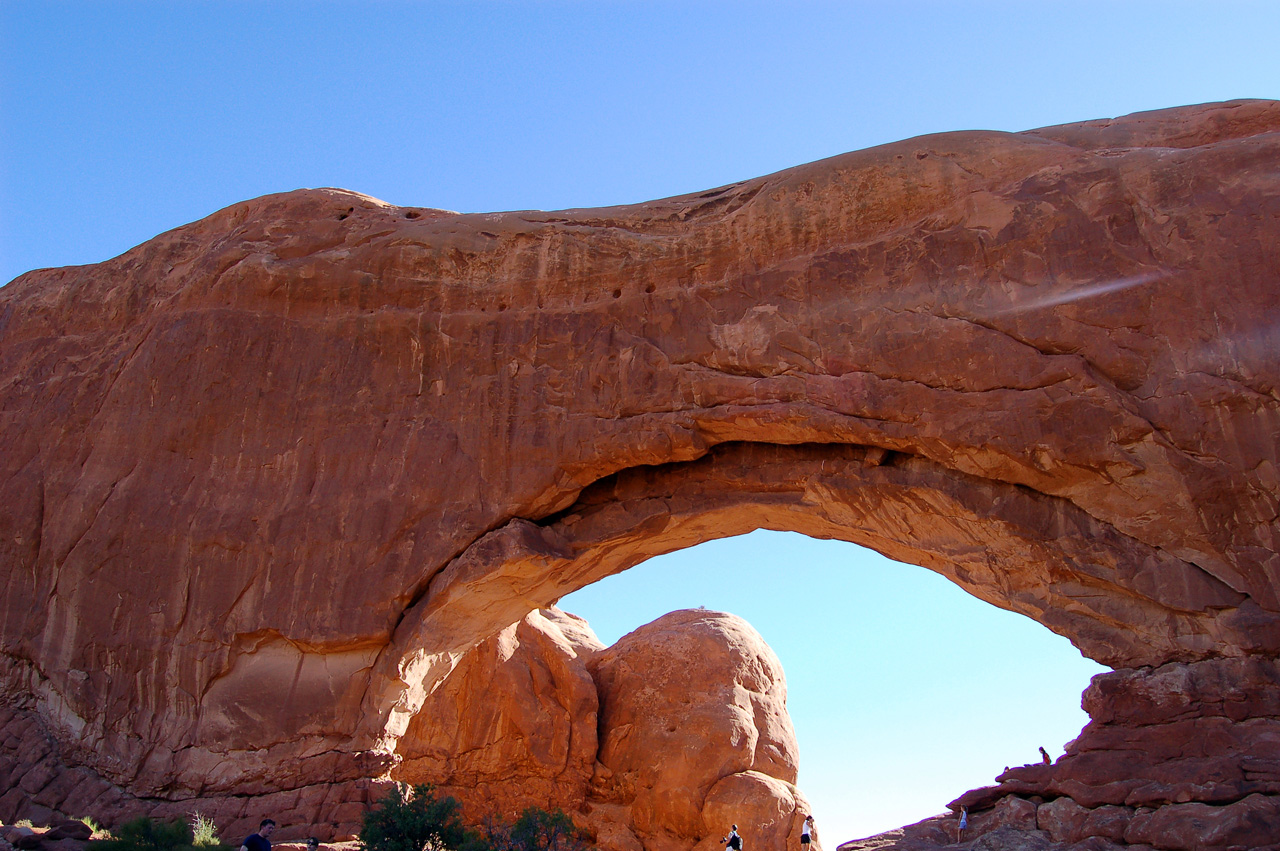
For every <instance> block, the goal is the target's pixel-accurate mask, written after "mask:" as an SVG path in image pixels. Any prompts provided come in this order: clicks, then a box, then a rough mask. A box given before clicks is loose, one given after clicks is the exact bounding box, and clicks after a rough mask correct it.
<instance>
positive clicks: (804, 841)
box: [800, 815, 813, 851]
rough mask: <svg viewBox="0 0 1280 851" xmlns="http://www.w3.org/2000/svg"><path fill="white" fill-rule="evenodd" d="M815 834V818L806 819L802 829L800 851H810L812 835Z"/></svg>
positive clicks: (809, 816)
mask: <svg viewBox="0 0 1280 851" xmlns="http://www.w3.org/2000/svg"><path fill="white" fill-rule="evenodd" d="M812 833H813V816H812V815H807V816H805V817H804V825H803V826H802V827H801V828H800V851H809V842H810V834H812Z"/></svg>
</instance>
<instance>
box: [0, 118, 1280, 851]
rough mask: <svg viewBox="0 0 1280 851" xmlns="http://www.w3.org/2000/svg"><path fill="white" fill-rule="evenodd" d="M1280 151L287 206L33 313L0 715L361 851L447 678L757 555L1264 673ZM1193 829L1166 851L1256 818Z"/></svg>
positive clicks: (12, 390)
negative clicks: (278, 813)
mask: <svg viewBox="0 0 1280 851" xmlns="http://www.w3.org/2000/svg"><path fill="white" fill-rule="evenodd" d="M1277 130H1280V104H1276V103H1273V102H1264V101H1241V102H1234V103H1228V104H1216V105H1207V106H1201V107H1187V108H1183V109H1175V110H1166V111H1163V112H1159V113H1148V114H1142V115H1136V116H1129V117H1127V118H1123V119H1116V120H1114V121H1105V122H1090V123H1087V124H1078V125H1068V126H1065V127H1057V128H1047V129H1043V130H1038V131H1032V132H1029V133H1023V134H1007V133H986V132H967V133H957V134H943V135H938V136H931V137H926V138H922V139H917V140H909V141H906V142H901V143H897V144H894V145H886V146H881V147H879V148H875V149H872V150H868V151H861V152H856V153H852V154H847V155H843V156H841V157H835V158H832V159H830V160H825V161H823V162H819V163H814V164H811V165H807V166H801V167H799V168H796V169H791V170H788V171H785V172H780V173H779V174H776V175H771V176H768V177H763V178H757V179H754V180H749V181H745V182H743V183H740V184H735V185H733V186H728V187H723V188H720V189H717V190H712V191H708V192H704V193H699V194H695V195H689V196H683V197H679V198H672V199H667V200H663V201H655V202H651V203H647V204H640V205H635V206H630V207H617V208H610V209H604V210H573V211H564V212H559V213H530V212H525V213H504V214H475V215H454V214H450V213H445V212H442V211H437V210H422V209H405V208H397V207H391V206H389V205H386V204H383V203H381V202H378V201H376V200H374V199H370V198H367V197H365V196H360V195H356V194H353V193H347V192H342V191H338V190H310V191H300V192H295V193H288V194H285V195H277V196H269V197H266V198H261V199H257V200H254V201H249V202H245V203H243V204H238V205H235V206H233V207H230V208H228V209H226V210H223V211H221V212H219V213H216V214H214V215H213V216H210V217H209V218H207V219H204V220H202V221H200V222H196V223H194V224H191V225H188V226H186V227H183V228H179V229H177V230H175V231H172V232H170V233H167V234H163V235H161V236H159V237H157V238H156V239H154V240H152V241H150V242H148V243H147V244H145V245H143V246H140V247H138V248H137V249H134V250H133V251H130V252H128V253H126V254H124V255H122V256H121V257H118V258H115V259H113V260H109V261H107V262H105V263H101V264H98V265H96V266H88V267H77V268H67V269H56V270H42V271H37V272H32V273H29V274H28V275H24V276H22V277H21V278H19V279H17V280H16V281H14V282H12V283H11V284H9V285H8V286H6V287H4V288H3V289H0V412H2V416H0V505H4V506H5V507H6V509H5V511H4V512H2V513H0V571H3V579H4V587H5V589H6V590H5V595H4V597H3V599H2V600H0V651H2V652H0V685H2V686H3V693H4V694H6V695H8V696H9V697H8V698H7V699H8V700H9V701H11V702H13V705H14V706H15V708H16V709H17V710H20V711H21V712H23V713H28V715H24V716H23V717H38V719H39V724H41V725H43V726H44V727H45V728H47V729H48V730H49V731H50V734H51V735H52V736H53V737H54V739H56V744H57V747H58V752H59V753H60V754H61V758H62V759H63V760H65V761H66V762H68V763H70V764H71V765H76V766H80V767H83V768H86V769H91V770H92V771H94V772H97V774H98V775H99V776H100V777H101V778H102V779H104V780H106V781H109V782H110V783H114V784H116V785H118V786H119V787H121V788H123V789H125V790H127V792H128V794H130V795H134V796H141V797H142V798H146V799H149V800H163V801H169V802H172V803H173V805H174V806H179V805H183V806H186V805H189V804H190V803H191V802H193V801H198V800H205V799H213V798H218V797H219V796H222V797H225V798H230V797H232V796H235V795H244V794H258V793H273V794H286V795H295V796H303V795H304V794H305V795H311V794H320V793H312V792H309V791H307V790H317V789H325V790H328V791H327V792H324V793H323V795H322V798H321V803H319V804H314V805H313V803H310V802H309V803H307V804H306V806H305V807H303V810H305V811H308V812H313V813H314V815H313V816H312V817H313V818H314V819H316V820H317V822H323V823H329V824H332V823H338V822H344V821H345V819H346V816H345V815H344V816H343V817H341V818H340V817H338V816H336V815H335V813H337V812H338V811H339V810H341V808H342V807H344V806H346V805H347V804H348V803H350V804H354V805H358V804H359V802H360V801H361V800H363V797H362V796H364V795H366V791H365V789H366V787H365V786H362V785H361V784H363V783H365V782H366V781H367V780H368V778H371V777H375V776H379V775H381V774H382V773H384V772H386V771H387V770H389V769H390V768H391V766H392V765H394V763H395V760H396V758H397V757H396V754H397V746H398V743H399V739H400V738H401V737H402V736H403V735H404V734H405V732H406V731H407V730H408V729H409V728H410V726H411V725H412V724H413V722H414V717H415V715H416V714H417V712H418V710H419V709H420V707H421V706H422V704H423V702H424V701H425V700H426V698H427V695H428V694H429V693H430V691H431V690H432V689H433V688H434V687H435V686H436V685H437V684H438V683H439V682H440V681H441V680H442V678H443V676H444V675H445V674H446V673H447V672H448V671H449V670H450V669H451V667H452V665H453V664H454V662H455V661H456V659H457V658H458V657H459V655H460V654H461V653H463V652H464V651H465V650H466V649H467V648H469V647H471V646H473V645H475V644H476V643H478V642H480V641H482V640H483V639H485V638H486V637H487V636H489V635H492V634H494V633H495V632H497V631H499V630H501V629H503V628H505V627H506V626H508V625H509V624H512V623H515V622H516V621H518V620H520V618H522V617H523V616H524V615H526V614H527V613H528V612H529V611H531V610H533V609H535V608H537V607H540V606H545V605H548V604H550V603H551V602H553V601H554V600H556V599H558V598H559V597H560V596H562V595H563V594H564V593H566V592H568V591H570V590H572V589H575V588H578V587H581V586H583V585H585V584H587V583H589V582H591V581H593V580H595V579H598V578H600V577H602V576H605V575H608V574H610V573H613V572H616V571H619V570H622V569H625V568H627V567H629V566H631V565H633V564H635V563H637V562H639V561H641V560H643V559H644V558H646V557H648V556H651V555H654V554H657V553H660V552H666V551H670V550H672V549H675V548H679V547H682V546H687V545H690V544H693V543H697V542H699V541H702V540H706V539H708V538H713V537H719V536H723V535H728V534H734V533H738V532H744V531H748V530H750V529H753V528H757V527H768V528H773V529H788V530H795V531H800V532H804V533H807V534H813V535H821V536H824V537H834V538H840V539H844V540H850V541H854V542H856V543H860V544H864V545H868V546H871V547H873V548H875V549H878V550H880V551H881V552H884V553H886V554H888V555H890V556H892V557H895V558H899V559H904V560H908V561H912V562H915V563H918V564H922V565H924V566H926V567H928V568H930V569H933V570H935V571H937V572H939V573H941V574H943V575H945V576H947V577H948V578H950V579H952V580H953V581H955V582H957V583H958V584H959V585H961V586H962V587H964V588H966V589H967V590H969V591H970V592H971V593H974V594H975V595H977V596H979V597H981V598H982V599H985V600H988V601H990V602H992V603H994V604H996V605H999V606H1002V607H1005V608H1008V609H1011V610H1014V611H1018V612H1022V613H1024V614H1026V615H1028V616H1030V617H1033V618H1035V619H1037V620H1038V621H1040V622H1041V623H1043V624H1045V625H1046V626H1047V627H1048V628H1050V629H1052V630H1054V631H1056V632H1059V633H1061V634H1063V635H1066V636H1068V637H1070V638H1071V639H1072V641H1074V642H1075V643H1076V645H1077V646H1079V647H1080V648H1081V649H1082V650H1083V651H1084V652H1085V653H1086V654H1088V655H1089V656H1091V657H1092V658H1095V659H1098V660H1100V661H1103V662H1105V663H1107V664H1109V665H1111V666H1113V667H1118V668H1126V669H1135V670H1138V669H1144V668H1155V667H1157V666H1162V665H1166V664H1169V663H1186V664H1191V663H1200V662H1213V661H1214V660H1219V659H1229V658H1243V657H1259V659H1262V660H1267V664H1271V663H1272V660H1275V659H1276V658H1277V657H1278V656H1280V546H1278V545H1277V531H1278V524H1277V515H1278V513H1280V500H1278V499H1277V493H1278V492H1280V473H1278V472H1277V469H1278V466H1280V449H1278V447H1277V441H1276V435H1277V434H1278V433H1280V391H1278V390H1277V376H1278V375H1280V362H1278V359H1277V357H1276V352H1277V351H1278V350H1280V348H1278V346H1277V339H1278V338H1277V328H1278V327H1280V315H1278V314H1280V308H1278V305H1280V292H1278V290H1277V286H1280V285H1278V283H1277V282H1278V281H1280V274H1278V270H1280V218H1278V217H1277V215H1276V209H1277V207H1276V205H1277V198H1280V166H1278V165H1277V164H1280V133H1278V132H1277ZM33 603H35V604H33ZM1234 675H1235V674H1233V676H1234ZM30 713H35V716H31V715H30ZM1239 726H1245V725H1239ZM1254 726H1257V725H1254ZM1248 729H1250V730H1252V729H1253V727H1249V728H1248ZM1232 747H1234V746H1232ZM1223 753H1224V754H1236V756H1227V758H1228V759H1229V760H1235V762H1233V763H1232V765H1234V766H1236V767H1238V768H1239V769H1240V771H1244V763H1243V762H1241V760H1243V759H1244V757H1242V756H1239V753H1242V751H1232V750H1228V751H1224V752H1223ZM1233 770H1234V769H1233ZM1114 779H1121V778H1114ZM1201 779H1202V780H1204V781H1205V782H1197V783H1196V784H1193V785H1195V786H1197V787H1204V788H1209V787H1210V786H1211V784H1210V783H1208V780H1209V778H1201ZM53 782H54V781H53V780H52V779H51V780H50V783H53ZM31 785H34V781H32V783H31ZM1095 786H1096V787H1099V788H1100V787H1104V786H1106V783H1104V782H1101V781H1099V782H1095V783H1093V784H1092V785H1091V788H1092V787H1095ZM47 788H48V786H46V787H42V788H41V789H40V790H38V791H33V792H28V793H27V794H28V795H29V796H30V797H24V798H23V801H22V802H20V804H19V805H20V806H28V805H29V804H30V801H31V800H33V798H34V796H36V795H38V794H44V792H45V790H46V789H47ZM343 790H346V791H343ZM348 793H350V794H349V795H348ZM1082 794H1083V793H1082ZM1199 794H1200V793H1198V792H1196V793H1193V795H1192V798H1191V800H1188V801H1187V802H1185V804H1179V803H1176V802H1174V803H1170V804H1167V805H1165V806H1163V807H1161V808H1160V809H1159V810H1156V811H1155V813H1154V814H1153V817H1152V820H1151V824H1154V825H1157V827H1155V828H1152V830H1165V829H1166V828H1161V827H1158V826H1159V825H1169V827H1168V828H1167V830H1168V831H1175V830H1181V828H1178V827H1177V825H1180V824H1183V823H1184V822H1185V823H1191V822H1194V821H1195V819H1198V818H1200V816H1198V815H1196V816H1194V818H1190V821H1186V820H1183V821H1179V820H1178V819H1176V818H1175V815H1176V814H1177V813H1185V812H1193V814H1194V812H1198V811H1192V810H1177V809H1175V808H1176V807H1179V806H1183V807H1185V806H1188V805H1194V804H1211V805H1213V806H1219V807H1226V806H1237V805H1238V806H1240V807H1248V808H1252V807H1253V806H1254V805H1253V804H1247V805H1246V804H1245V801H1253V800H1254V799H1253V798H1252V797H1250V796H1245V797H1243V798H1240V799H1239V800H1238V801H1235V802H1233V803H1231V804H1228V803H1226V802H1223V801H1220V800H1215V801H1212V802H1211V801H1209V800H1205V799H1203V798H1201V797H1197V795H1199ZM1205 794H1210V793H1205ZM1214 794H1216V793H1214ZM1258 794H1263V795H1264V796H1268V798H1267V800H1269V799H1270V798H1271V797H1274V796H1269V795H1268V793H1265V792H1264V793H1258ZM57 797H58V795H55V794H53V793H50V799H53V798H57ZM295 800H301V797H297V798H296V799H295ZM310 800H311V799H310V798H308V801H310ZM184 802H185V803H184ZM1077 803H1080V805H1081V806H1085V804H1084V803H1083V802H1077ZM45 806H49V805H45ZM53 806H56V807H61V806H62V805H61V804H55V805H53ZM299 806H302V805H299ZM1165 810H1168V814H1167V815H1165V814H1163V813H1164V811H1165ZM1253 811H1254V810H1253V809H1250V812H1253ZM343 812H344V813H345V812H346V811H345V810H343ZM72 814H73V815H75V813H72ZM1157 815H1158V816H1159V818H1156V816H1157ZM1179 818H1181V817H1180V816H1179ZM1003 829H1012V828H1002V830H1003ZM1144 835H1145V834H1144ZM1171 835H1172V834H1171ZM1169 847H1174V846H1169Z"/></svg>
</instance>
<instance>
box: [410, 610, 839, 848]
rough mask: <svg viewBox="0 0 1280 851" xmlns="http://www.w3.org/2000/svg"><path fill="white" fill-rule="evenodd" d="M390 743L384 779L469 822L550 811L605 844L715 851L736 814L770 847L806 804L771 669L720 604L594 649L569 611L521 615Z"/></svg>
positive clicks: (776, 666)
mask: <svg viewBox="0 0 1280 851" xmlns="http://www.w3.org/2000/svg"><path fill="white" fill-rule="evenodd" d="M398 754H399V756H400V757H401V758H402V762H400V763H399V765H397V766H396V768H395V769H394V770H393V771H392V774H391V776H392V777H393V778H394V779H396V780H401V781H404V782H409V783H432V784H435V785H436V786H437V787H438V788H439V789H440V790H441V791H442V792H443V793H446V794H450V795H453V796H454V797H456V798H458V799H459V800H460V801H461V802H462V804H463V808H464V813H465V814H466V815H467V816H469V817H470V818H471V819H473V820H475V821H481V820H482V819H483V818H484V817H486V816H497V817H500V818H505V819H508V820H514V819H515V817H516V816H518V815H519V814H520V812H521V811H522V810H523V809H524V808H525V807H529V806H537V807H543V808H547V809H550V808H555V807H559V808H561V809H564V810H565V811H567V812H569V813H571V814H572V815H574V816H575V817H576V818H577V820H578V821H579V822H580V823H581V824H582V826H584V827H586V828H587V829H588V830H589V831H590V832H591V833H592V835H594V836H595V837H596V840H597V844H598V845H599V846H600V847H601V848H602V849H603V851H633V849H639V848H648V849H671V851H675V850H676V849H689V848H691V847H693V846H695V845H697V846H698V847H704V846H705V847H708V848H711V849H714V848H717V847H718V845H719V843H718V840H719V838H720V837H721V836H723V835H724V833H725V832H726V831H727V830H728V826H729V825H730V824H731V823H733V822H735V821H736V822H741V823H742V824H743V825H744V835H745V837H746V838H747V839H748V840H749V841H750V843H751V844H752V845H753V846H754V845H758V844H762V845H764V846H766V847H771V848H772V847H777V848H782V847H785V846H786V845H787V843H788V842H790V843H791V844H793V845H796V844H799V836H800V825H801V821H802V820H803V817H804V814H805V813H806V812H807V811H808V803H807V802H806V801H805V799H804V797H803V795H801V794H800V793H799V792H798V790H797V789H796V787H795V780H796V766H797V761H798V754H797V749H796V742H795V734H794V732H793V730H792V728H791V719H790V717H789V716H788V715H787V710H786V682H785V679H784V677H783V673H782V666H781V664H780V663H779V662H778V659H777V657H776V656H775V655H774V654H773V651H772V650H770V649H769V647H768V645H766V644H765V643H764V640H763V639H762V638H761V637H760V635H759V633H757V632H756V631H755V630H754V629H752V628H751V626H750V625H749V624H747V623H746V622H745V621H743V620H742V619H740V618H737V617H735V616H733V615H728V614H724V613H722V612H711V611H704V610H698V611H679V612H672V613H671V614H669V615H666V616H664V617H662V618H659V619H658V620H656V621H654V622H653V623H651V624H648V625H646V626H643V627H640V628H639V629H637V630H635V631H634V632H632V633H630V634H629V635H626V636H624V637H623V638H622V639H621V640H619V641H618V643H617V644H615V645H614V646H613V647H610V648H609V649H607V650H605V649H604V648H603V647H602V646H601V644H600V642H599V641H598V640H597V639H596V637H595V635H594V634H592V633H591V631H590V629H589V628H587V626H586V623H585V622H584V621H582V620H580V619H579V618H576V617H575V616H573V615H569V614H566V613H564V612H561V611H559V610H557V609H550V610H539V611H537V612H534V613H532V614H530V615H528V616H527V617H525V618H524V620H522V621H521V622H520V623H518V624H515V625H513V626H510V627H508V628H507V629H504V630H503V631H502V632H500V633H498V635H496V636H494V637H493V638H490V639H489V640H487V641H485V642H484V643H482V644H481V645H479V646H478V647H477V648H475V649H474V650H472V651H470V652H468V653H467V654H466V655H464V656H463V657H462V660H461V662H459V664H458V666H457V667H456V668H455V669H454V671H453V672H452V673H451V674H450V675H449V677H448V678H447V679H446V680H445V681H444V683H443V684H442V685H441V686H440V687H439V688H437V689H436V690H435V692H433V693H432V694H431V696H430V697H428V698H427V700H426V702H425V703H424V704H423V707H422V710H421V711H420V712H419V713H418V715H417V716H415V718H414V720H413V722H412V723H411V724H410V725H409V729H408V730H407V731H406V733H405V735H404V736H402V737H401V739H400V744H399V750H398ZM655 757H657V758H655ZM747 825H749V826H750V827H749V828H748V827H746V826H747ZM815 851H817V849H815Z"/></svg>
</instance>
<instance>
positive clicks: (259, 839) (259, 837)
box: [240, 818, 276, 851]
mask: <svg viewBox="0 0 1280 851" xmlns="http://www.w3.org/2000/svg"><path fill="white" fill-rule="evenodd" d="M275 829H276V823H275V820H274V819H269V818H264V819H263V820H262V824H260V825H258V832H257V833H251V834H249V835H248V836H246V837H245V839H244V842H243V843H242V844H241V845H240V851H271V839H270V836H271V831H273V830H275Z"/></svg>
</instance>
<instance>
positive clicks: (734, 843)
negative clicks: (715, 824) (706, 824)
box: [720, 824, 742, 851]
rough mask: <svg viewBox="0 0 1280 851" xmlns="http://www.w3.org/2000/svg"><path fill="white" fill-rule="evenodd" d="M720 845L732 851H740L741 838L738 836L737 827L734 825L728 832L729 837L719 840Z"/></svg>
mask: <svg viewBox="0 0 1280 851" xmlns="http://www.w3.org/2000/svg"><path fill="white" fill-rule="evenodd" d="M720 844H721V845H726V846H728V847H729V848H732V849H733V851H742V837H741V836H739V835H738V826H737V825H736V824H735V825H734V826H733V829H732V830H730V831H729V835H728V836H726V837H725V838H724V839H721V840H720Z"/></svg>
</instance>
